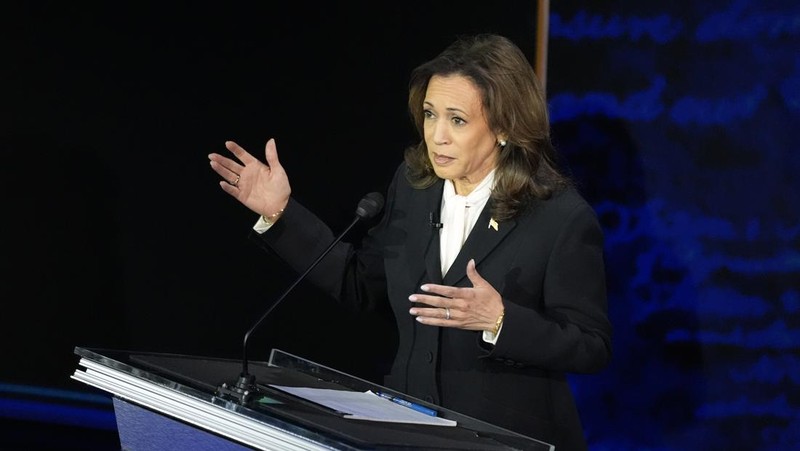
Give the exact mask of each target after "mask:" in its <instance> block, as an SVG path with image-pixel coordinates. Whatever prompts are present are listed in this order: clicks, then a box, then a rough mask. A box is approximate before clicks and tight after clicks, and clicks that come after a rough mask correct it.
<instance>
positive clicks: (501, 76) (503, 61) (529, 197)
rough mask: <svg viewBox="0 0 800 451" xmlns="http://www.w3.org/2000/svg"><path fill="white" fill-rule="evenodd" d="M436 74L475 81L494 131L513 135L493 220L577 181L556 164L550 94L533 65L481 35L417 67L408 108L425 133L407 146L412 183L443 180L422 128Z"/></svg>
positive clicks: (503, 41) (501, 167) (502, 159)
mask: <svg viewBox="0 0 800 451" xmlns="http://www.w3.org/2000/svg"><path fill="white" fill-rule="evenodd" d="M434 75H440V76H450V75H460V76H463V77H467V78H469V79H470V80H472V82H473V83H474V84H475V86H476V87H477V88H478V90H479V91H480V93H481V100H482V106H483V111H484V114H485V116H486V118H487V121H488V125H489V128H490V129H491V130H493V131H494V132H495V133H497V134H503V135H505V136H507V144H506V145H505V146H504V147H499V146H498V149H499V150H498V151H499V152H500V155H499V157H498V159H497V161H498V163H497V169H496V171H495V188H494V190H493V191H492V200H493V207H492V208H493V211H492V215H493V217H494V218H495V219H498V220H500V219H509V218H512V217H514V216H516V215H517V214H518V213H519V212H520V211H521V210H522V209H523V208H524V207H525V206H527V205H528V204H529V203H530V202H532V201H533V200H535V199H546V198H548V197H550V196H551V195H552V194H553V193H554V192H555V191H557V190H559V189H562V188H563V187H565V186H567V185H570V184H571V182H570V180H569V178H568V177H567V176H566V175H565V174H563V173H562V172H561V171H560V170H559V168H558V164H557V155H556V153H555V149H554V147H553V144H552V141H551V139H550V121H549V118H548V112H547V104H546V101H545V97H544V92H543V90H542V88H541V85H540V83H539V80H538V78H537V77H536V74H535V73H534V71H533V68H532V67H531V65H530V63H529V62H528V60H527V59H526V58H525V55H524V54H523V53H522V51H521V50H520V49H519V47H517V46H516V45H515V44H514V43H513V42H511V41H510V40H509V39H508V38H505V37H503V36H498V35H494V34H480V35H475V36H470V37H460V38H459V39H458V40H456V41H455V42H454V43H453V44H451V45H450V46H449V47H447V48H446V49H445V50H444V51H443V52H442V53H440V54H439V55H438V56H436V57H435V58H433V59H432V60H430V61H428V62H426V63H423V64H422V65H420V66H418V67H417V68H415V69H414V70H413V71H412V72H411V78H410V82H409V92H408V108H409V111H410V113H411V117H412V120H413V122H414V125H415V126H416V128H417V132H418V133H419V136H420V138H421V139H420V141H419V143H418V144H415V145H412V146H410V147H408V148H407V149H406V150H405V161H406V164H407V165H408V173H407V174H406V177H407V178H408V180H409V182H410V183H411V185H412V186H413V187H415V188H419V189H423V188H427V187H429V186H431V185H432V184H434V183H436V182H437V181H438V180H439V178H438V177H437V176H436V173H435V172H434V171H433V166H432V165H431V162H430V159H429V157H428V147H427V145H426V144H425V138H424V136H425V135H424V131H423V121H424V114H423V110H424V108H423V102H424V100H425V94H426V91H427V89H428V82H429V81H430V79H431V77H432V76H434Z"/></svg>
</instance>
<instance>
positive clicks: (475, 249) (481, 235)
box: [437, 199, 517, 286]
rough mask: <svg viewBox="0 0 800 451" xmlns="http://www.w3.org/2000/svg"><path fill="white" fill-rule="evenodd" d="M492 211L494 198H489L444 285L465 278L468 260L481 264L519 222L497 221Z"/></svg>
mask: <svg viewBox="0 0 800 451" xmlns="http://www.w3.org/2000/svg"><path fill="white" fill-rule="evenodd" d="M491 211H492V200H491V199H489V201H488V202H486V206H485V207H484V208H483V211H481V215H480V216H479V217H478V222H476V223H475V227H473V228H472V231H471V232H470V233H469V235H468V236H467V240H466V241H465V242H464V246H463V247H462V248H461V251H460V252H459V253H458V256H457V257H456V260H455V261H454V262H453V264H452V265H451V266H450V269H449V270H448V271H447V274H445V276H444V278H443V281H442V283H443V284H444V285H450V286H455V285H456V284H457V283H458V282H459V281H461V279H463V278H465V277H466V276H467V262H468V261H469V260H470V259H472V258H474V259H475V263H476V264H479V263H480V262H481V260H483V259H484V258H486V256H487V255H489V253H490V252H492V250H493V249H494V248H495V247H497V245H498V244H500V242H501V241H502V240H503V238H505V237H506V235H508V234H509V233H510V232H511V230H513V229H514V227H516V225H517V222H516V221H514V220H513V219H508V220H505V221H502V222H497V221H495V220H494V219H493V218H492V217H491ZM437 248H438V246H437ZM437 253H438V249H437ZM440 271H441V270H440Z"/></svg>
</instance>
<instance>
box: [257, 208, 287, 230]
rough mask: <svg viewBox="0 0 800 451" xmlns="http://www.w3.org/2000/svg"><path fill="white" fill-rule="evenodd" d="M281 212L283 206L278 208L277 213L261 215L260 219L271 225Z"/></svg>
mask: <svg viewBox="0 0 800 451" xmlns="http://www.w3.org/2000/svg"><path fill="white" fill-rule="evenodd" d="M282 214H283V208H281V209H280V210H278V212H277V213H273V214H271V215H269V216H264V215H261V219H262V220H263V221H264V222H266V223H267V225H268V226H271V225H272V224H275V221H277V220H278V218H280V217H281V215H282Z"/></svg>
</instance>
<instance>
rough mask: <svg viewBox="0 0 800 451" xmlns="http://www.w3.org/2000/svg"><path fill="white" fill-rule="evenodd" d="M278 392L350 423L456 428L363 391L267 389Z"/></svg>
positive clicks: (449, 421) (450, 421)
mask: <svg viewBox="0 0 800 451" xmlns="http://www.w3.org/2000/svg"><path fill="white" fill-rule="evenodd" d="M270 387H274V388H276V389H278V390H281V391H284V392H287V393H290V394H292V395H295V396H298V397H300V398H303V399H306V400H309V401H312V402H315V403H317V404H321V405H323V406H325V407H328V408H330V409H333V410H335V411H337V412H340V413H341V414H342V415H343V416H344V417H345V418H350V419H353V420H369V421H388V422H393V423H413V424H430V425H435V426H455V425H456V424H457V423H456V422H455V421H453V420H448V419H445V418H440V417H436V416H432V415H427V414H425V413H422V412H418V411H416V410H414V409H411V408H409V407H405V406H402V405H400V404H396V403H394V402H392V401H390V400H388V399H385V398H382V397H380V396H379V395H378V394H376V393H374V392H371V391H365V392H358V391H349V390H332V389H327V388H310V387H287V386H284V385H270Z"/></svg>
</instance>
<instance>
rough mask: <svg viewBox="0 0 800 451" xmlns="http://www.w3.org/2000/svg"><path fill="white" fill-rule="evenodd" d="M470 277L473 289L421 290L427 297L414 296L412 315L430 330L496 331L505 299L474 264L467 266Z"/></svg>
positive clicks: (437, 287) (435, 287)
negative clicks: (439, 328)
mask: <svg viewBox="0 0 800 451" xmlns="http://www.w3.org/2000/svg"><path fill="white" fill-rule="evenodd" d="M467 277H468V278H469V280H470V282H472V287H451V286H447V285H436V284H432V283H428V284H425V285H423V286H422V287H420V288H421V289H422V291H424V292H425V293H426V294H417V293H415V294H412V295H411V296H409V297H408V299H409V300H410V301H411V302H414V303H418V304H425V306H418V305H414V306H413V307H412V308H411V310H410V311H409V313H411V314H412V315H414V316H416V317H417V321H419V322H420V323H422V324H427V325H429V326H441V327H456V328H459V329H466V330H488V331H491V330H493V329H494V327H495V323H496V321H497V318H498V317H499V316H500V314H501V313H502V312H503V298H502V297H501V296H500V293H498V292H497V290H495V289H494V287H492V286H491V285H490V284H489V282H487V281H486V280H485V279H484V278H483V277H481V275H480V274H478V270H477V269H475V260H474V259H471V260H470V261H469V262H468V263H467Z"/></svg>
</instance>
